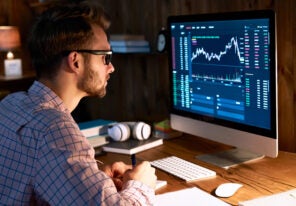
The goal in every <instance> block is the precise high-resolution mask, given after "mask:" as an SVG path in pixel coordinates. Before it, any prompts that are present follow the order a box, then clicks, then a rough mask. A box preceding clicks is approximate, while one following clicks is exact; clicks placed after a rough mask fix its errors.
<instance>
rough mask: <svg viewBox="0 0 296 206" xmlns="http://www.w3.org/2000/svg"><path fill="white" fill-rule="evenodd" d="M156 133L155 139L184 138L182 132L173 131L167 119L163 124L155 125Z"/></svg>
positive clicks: (157, 123)
mask: <svg viewBox="0 0 296 206" xmlns="http://www.w3.org/2000/svg"><path fill="white" fill-rule="evenodd" d="M153 126H154V133H153V135H154V136H155V137H159V138H164V139H170V138H174V137H180V136H182V134H183V133H182V132H180V131H177V130H173V129H172V128H171V125H170V120H168V119H165V120H163V121H161V122H156V123H154V125H153Z"/></svg>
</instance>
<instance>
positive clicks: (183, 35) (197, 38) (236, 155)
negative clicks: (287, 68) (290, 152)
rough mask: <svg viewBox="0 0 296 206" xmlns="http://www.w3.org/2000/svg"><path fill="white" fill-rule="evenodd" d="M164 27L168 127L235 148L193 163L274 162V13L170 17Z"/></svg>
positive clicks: (276, 149) (229, 164)
mask: <svg viewBox="0 0 296 206" xmlns="http://www.w3.org/2000/svg"><path fill="white" fill-rule="evenodd" d="M167 28H168V54H169V55H168V56H169V70H170V72H169V73H170V95H171V105H170V121H171V126H172V128H173V129H175V130H179V131H182V132H185V133H189V134H192V135H195V136H199V137H203V138H206V139H210V140H214V141H217V142H221V143H224V144H227V145H231V146H234V147H235V149H234V150H229V151H225V152H221V153H217V154H205V155H201V156H197V158H199V159H201V160H203V161H208V162H211V163H212V164H215V165H218V166H221V167H224V168H228V167H229V166H231V165H235V164H239V163H241V162H244V161H248V160H252V159H254V158H259V157H263V156H269V157H277V154H278V114H277V113H278V112H277V55H276V21H275V13H274V11H271V10H257V11H243V12H231V13H220V14H217V13H215V14H199V15H182V16H170V17H168V27H167Z"/></svg>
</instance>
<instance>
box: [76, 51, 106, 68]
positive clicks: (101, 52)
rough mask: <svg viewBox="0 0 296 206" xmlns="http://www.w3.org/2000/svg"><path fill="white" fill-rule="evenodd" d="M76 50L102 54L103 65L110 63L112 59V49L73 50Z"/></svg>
mask: <svg viewBox="0 0 296 206" xmlns="http://www.w3.org/2000/svg"><path fill="white" fill-rule="evenodd" d="M75 51H76V52H82V53H83V52H84V53H89V54H93V55H104V56H105V62H104V64H105V65H109V64H110V63H111V59H112V50H88V49H80V50H75Z"/></svg>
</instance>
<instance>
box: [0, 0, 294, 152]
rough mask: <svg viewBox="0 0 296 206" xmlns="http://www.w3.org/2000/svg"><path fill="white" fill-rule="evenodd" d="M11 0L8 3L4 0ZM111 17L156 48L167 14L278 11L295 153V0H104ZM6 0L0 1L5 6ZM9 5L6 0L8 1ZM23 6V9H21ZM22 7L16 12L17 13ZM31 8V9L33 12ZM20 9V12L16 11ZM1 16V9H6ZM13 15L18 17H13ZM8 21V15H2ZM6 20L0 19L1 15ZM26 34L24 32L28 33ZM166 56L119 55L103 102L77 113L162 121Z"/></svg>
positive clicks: (282, 81)
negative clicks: (141, 35)
mask: <svg viewBox="0 0 296 206" xmlns="http://www.w3.org/2000/svg"><path fill="white" fill-rule="evenodd" d="M5 2H7V1H5ZM11 2H14V4H18V5H19V6H15V5H14V4H13V5H12V6H11V9H12V11H11V12H12V13H10V14H8V16H10V20H9V21H10V22H12V23H15V24H18V23H19V24H21V26H22V28H23V27H26V28H23V29H22V31H23V32H25V30H26V29H27V26H28V24H27V20H26V18H23V17H24V16H27V17H28V19H30V18H31V17H30V14H32V12H33V11H32V8H29V7H28V3H27V1H26V0H18V1H16V0H11ZM101 2H102V4H103V5H104V6H105V8H106V10H107V11H108V12H109V13H110V15H111V17H112V22H113V23H112V25H111V33H128V34H144V35H145V36H146V38H147V40H149V42H150V43H151V46H152V49H153V50H154V51H155V41H156V34H157V32H158V31H159V30H160V28H161V27H162V26H165V25H166V18H167V16H168V15H180V14H194V13H213V12H226V11H242V10H252V9H256V10H257V9H273V10H275V11H276V13H277V27H278V30H277V31H278V33H277V44H278V76H279V77H278V82H279V88H278V91H279V138H280V139H279V142H280V144H279V146H280V149H281V150H286V151H293V152H296V119H295V118H296V111H295V105H296V104H295V99H296V73H295V71H294V70H295V67H296V60H295V54H296V53H295V50H296V42H295V37H294V36H296V23H295V19H296V12H295V11H294V10H295V8H296V1H294V0H141V1H139V0H101ZM3 4H5V3H4V0H1V1H0V11H6V10H5V9H3V8H2V9H1V5H3ZM6 4H7V3H6ZM20 7H23V8H24V9H22V8H20ZM15 10H17V12H15ZM30 12H31V13H30ZM16 13H18V14H19V15H15V14H16ZM1 14H2V12H1ZM12 14H13V15H12ZM23 14H24V15H23ZM1 17H2V19H5V18H6V16H5V15H4V17H3V15H2V16H0V18H1ZM0 22H1V19H0ZM24 35H25V34H24ZM166 58H167V56H166V54H155V53H154V54H150V55H147V56H146V55H139V54H134V55H124V54H121V55H115V56H114V60H113V64H114V66H115V67H116V72H115V73H114V75H112V77H111V80H110V81H109V85H108V94H107V96H106V97H105V98H104V99H102V100H97V99H93V98H88V99H84V100H82V101H81V104H80V105H79V108H78V109H77V110H76V111H75V112H74V115H75V116H76V118H77V119H79V120H88V119H93V118H98V117H100V118H109V119H116V120H118V121H121V120H144V121H159V120H161V119H163V118H165V117H167V115H168V106H167V105H168V103H169V97H168V92H167V89H168V78H167V75H168V66H167V59H166Z"/></svg>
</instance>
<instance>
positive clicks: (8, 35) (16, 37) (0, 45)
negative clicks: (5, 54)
mask: <svg viewBox="0 0 296 206" xmlns="http://www.w3.org/2000/svg"><path fill="white" fill-rule="evenodd" d="M20 46H21V38H20V32H19V29H18V27H16V26H0V51H8V50H13V49H16V48H18V47H20Z"/></svg>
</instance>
